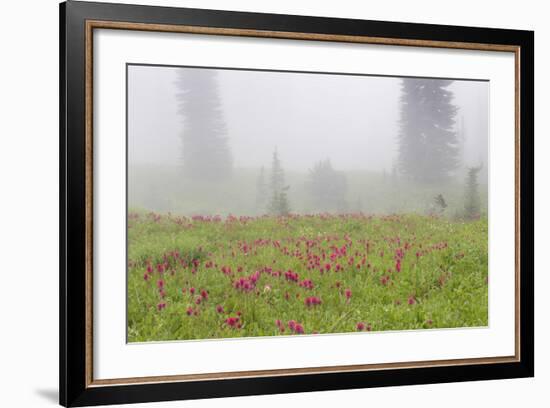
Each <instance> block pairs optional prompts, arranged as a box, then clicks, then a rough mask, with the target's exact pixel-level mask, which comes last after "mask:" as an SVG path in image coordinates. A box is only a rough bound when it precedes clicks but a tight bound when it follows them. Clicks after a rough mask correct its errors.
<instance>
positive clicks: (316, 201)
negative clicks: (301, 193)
mask: <svg viewBox="0 0 550 408" xmlns="http://www.w3.org/2000/svg"><path fill="white" fill-rule="evenodd" d="M306 188H307V191H308V193H309V196H310V198H311V201H312V204H313V206H314V207H315V208H316V209H317V210H320V211H345V210H346V209H347V204H346V191H347V182H346V176H345V175H344V174H343V173H341V172H338V171H336V170H334V169H333V168H332V164H331V163H330V160H329V159H326V160H323V161H320V162H318V163H316V164H315V166H314V167H313V169H311V170H310V171H309V179H308V181H307V184H306Z"/></svg>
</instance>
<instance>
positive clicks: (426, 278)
mask: <svg viewBox="0 0 550 408" xmlns="http://www.w3.org/2000/svg"><path fill="white" fill-rule="evenodd" d="M487 237H488V232H487V220H486V219H480V220H476V221H471V222H455V221H450V220H448V219H443V218H433V217H426V216H420V215H392V216H365V215H345V216H337V215H334V216H319V215H317V216H303V215H302V216H292V217H284V218H275V217H259V218H243V219H237V218H230V219H222V220H204V219H203V220H193V219H191V218H185V217H176V216H170V215H158V214H146V213H131V214H130V217H129V229H128V242H129V247H128V262H129V267H128V339H129V341H130V342H144V341H165V340H187V339H210V338H212V339H215V338H227V337H254V336H275V335H281V334H282V335H291V334H293V332H292V331H291V330H290V329H289V328H288V322H289V321H291V320H294V321H296V322H298V323H299V324H301V325H302V326H303V328H304V331H305V333H306V334H311V333H342V332H351V331H356V330H357V324H358V323H360V322H362V323H364V324H365V327H366V328H368V329H371V330H373V331H382V330H410V329H423V328H424V329H427V328H451V327H473V326H486V325H487V322H488V287H487V243H488V239H487ZM343 249H344V250H345V254H344V250H343ZM400 253H402V259H401V261H400V263H401V271H400V272H399V271H397V265H396V264H397V261H396V259H397V258H399V257H400V256H401V255H400ZM417 253H418V256H417ZM331 254H333V258H334V259H331V258H330V256H331ZM323 257H324V259H323ZM350 258H353V261H350ZM316 259H318V262H317V261H316ZM317 263H318V265H317ZM159 264H160V265H164V269H165V271H164V272H162V273H161V272H158V265H159ZM326 264H330V271H327V270H326ZM338 264H339V265H340V267H341V268H342V269H341V270H340V271H338V272H337V271H336V269H337V265H338ZM308 265H315V267H313V268H309V269H308ZM148 266H150V267H151V269H153V272H150V273H147V268H148ZM223 267H225V268H224V269H225V270H226V272H227V270H228V269H227V268H231V273H230V274H229V273H224V272H223V271H222V268H223ZM320 267H322V268H323V272H321V271H320V270H319V269H320ZM289 270H290V271H292V272H293V273H297V274H298V282H294V281H291V280H287V279H286V278H285V275H284V273H285V272H287V271H289ZM256 271H260V273H259V274H258V276H259V278H258V280H257V281H256V282H255V283H251V281H250V279H249V280H248V282H249V284H251V286H252V288H251V289H250V290H248V291H245V290H242V289H239V288H235V282H236V281H238V279H239V278H241V277H243V278H247V277H248V278H250V277H251V276H252V275H253V274H254V273H255V272H256ZM278 274H280V276H277V275H278ZM144 275H145V277H147V279H145V277H144ZM305 279H309V280H311V281H312V282H313V285H314V286H313V288H312V289H307V288H304V287H302V286H300V285H299V283H300V282H302V281H303V280H305ZM160 280H162V283H163V288H162V290H163V291H164V293H161V290H160V289H159V287H158V286H159V281H160ZM190 288H195V293H194V294H193V295H191V294H190ZM346 289H350V290H351V297H350V298H349V299H348V298H347V297H346ZM202 290H204V291H207V292H208V298H207V299H204V298H203V299H201V303H200V304H197V303H196V301H197V298H200V297H201V296H200V292H201V291H202ZM311 296H315V297H317V298H319V299H320V300H321V304H320V305H316V306H310V307H308V306H306V305H305V299H306V298H307V297H311ZM162 304H164V305H165V307H163V308H162V307H161V309H160V310H159V305H162ZM217 306H221V307H223V312H222V313H220V312H218V311H217V310H216V308H217ZM190 308H191V309H192V314H191V315H188V314H187V310H188V309H190ZM231 317H238V318H239V320H238V322H236V324H235V326H233V327H231V326H230V325H229V324H228V322H227V319H228V318H231ZM277 319H279V320H280V321H281V322H282V325H283V326H284V327H285V330H284V332H281V330H280V328H279V327H278V326H277V325H276V324H275V321H276V320H277ZM237 325H239V327H237Z"/></svg>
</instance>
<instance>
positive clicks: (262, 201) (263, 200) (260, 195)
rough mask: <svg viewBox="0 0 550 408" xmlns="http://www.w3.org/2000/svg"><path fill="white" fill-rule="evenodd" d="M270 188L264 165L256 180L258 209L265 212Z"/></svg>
mask: <svg viewBox="0 0 550 408" xmlns="http://www.w3.org/2000/svg"><path fill="white" fill-rule="evenodd" d="M268 194H269V192H268V188H267V182H266V180H265V169H264V166H262V168H261V169H260V174H259V175H258V178H257V180H256V210H258V211H260V212H263V211H265V210H266V204H267V199H268Z"/></svg>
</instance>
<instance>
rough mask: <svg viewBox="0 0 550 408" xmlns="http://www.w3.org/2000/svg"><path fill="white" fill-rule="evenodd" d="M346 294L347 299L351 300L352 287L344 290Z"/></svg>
mask: <svg viewBox="0 0 550 408" xmlns="http://www.w3.org/2000/svg"><path fill="white" fill-rule="evenodd" d="M344 294H345V295H346V299H347V300H348V301H349V300H350V299H351V289H350V288H347V289H346V290H345V291H344Z"/></svg>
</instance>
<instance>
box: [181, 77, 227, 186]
mask: <svg viewBox="0 0 550 408" xmlns="http://www.w3.org/2000/svg"><path fill="white" fill-rule="evenodd" d="M177 75H178V78H177V80H176V86H177V88H178V93H177V94H176V98H177V100H178V102H179V109H178V113H179V114H180V115H181V116H182V117H183V125H184V129H183V132H182V136H181V138H182V149H183V151H182V160H183V172H184V176H185V177H187V178H189V179H192V180H195V181H200V182H203V181H220V180H224V179H227V178H229V177H230V176H231V171H232V167H233V160H232V157H231V152H230V150H229V145H228V139H227V129H226V124H225V120H224V117H223V110H222V106H221V100H220V96H219V89H218V82H217V78H216V75H217V74H216V71H214V70H209V69H195V68H185V69H179V70H178V74H177Z"/></svg>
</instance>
